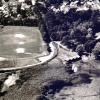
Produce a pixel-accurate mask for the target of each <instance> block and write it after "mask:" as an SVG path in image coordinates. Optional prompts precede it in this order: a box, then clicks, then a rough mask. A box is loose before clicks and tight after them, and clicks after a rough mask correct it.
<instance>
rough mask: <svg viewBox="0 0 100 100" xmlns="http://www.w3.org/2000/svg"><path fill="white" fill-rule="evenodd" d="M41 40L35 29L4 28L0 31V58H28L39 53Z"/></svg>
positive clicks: (20, 27) (23, 27)
mask: <svg viewBox="0 0 100 100" xmlns="http://www.w3.org/2000/svg"><path fill="white" fill-rule="evenodd" d="M41 47H42V38H41V33H40V32H39V30H38V28H36V27H25V26H6V27H4V28H3V29H2V31H0V56H13V57H19V58H20V57H21V58H23V57H28V56H29V57H30V56H32V54H34V53H41V52H42V51H41Z"/></svg>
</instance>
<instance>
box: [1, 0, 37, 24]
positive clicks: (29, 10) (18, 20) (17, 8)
mask: <svg viewBox="0 0 100 100" xmlns="http://www.w3.org/2000/svg"><path fill="white" fill-rule="evenodd" d="M28 1H29V0H28ZM28 1H27V2H23V3H22V2H18V1H16V2H10V1H9V0H8V1H7V2H4V3H2V5H1V6H0V24H3V25H9V24H11V25H28V26H29V25H37V22H38V21H37V18H36V16H35V14H34V12H33V9H34V6H33V5H32V3H31V1H29V2H28Z"/></svg>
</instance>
